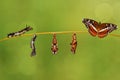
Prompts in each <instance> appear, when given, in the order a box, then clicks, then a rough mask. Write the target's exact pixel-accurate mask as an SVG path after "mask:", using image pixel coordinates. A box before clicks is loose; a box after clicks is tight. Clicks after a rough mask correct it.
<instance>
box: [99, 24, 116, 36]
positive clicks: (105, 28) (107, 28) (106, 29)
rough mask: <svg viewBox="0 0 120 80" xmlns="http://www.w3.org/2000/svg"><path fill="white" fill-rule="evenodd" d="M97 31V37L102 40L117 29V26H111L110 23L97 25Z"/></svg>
mask: <svg viewBox="0 0 120 80" xmlns="http://www.w3.org/2000/svg"><path fill="white" fill-rule="evenodd" d="M99 29H100V30H99V31H98V37H99V38H103V37H106V36H107V35H108V33H111V32H112V31H113V30H116V29H117V25H115V24H111V23H102V24H101V25H99Z"/></svg>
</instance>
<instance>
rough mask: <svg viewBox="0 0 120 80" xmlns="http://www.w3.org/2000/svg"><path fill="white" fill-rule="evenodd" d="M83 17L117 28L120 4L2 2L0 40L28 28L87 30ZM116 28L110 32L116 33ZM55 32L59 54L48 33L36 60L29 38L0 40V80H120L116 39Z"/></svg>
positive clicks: (95, 0) (98, 0)
mask: <svg viewBox="0 0 120 80" xmlns="http://www.w3.org/2000/svg"><path fill="white" fill-rule="evenodd" d="M83 18H91V19H94V20H97V21H101V22H110V23H115V24H117V25H118V26H119V25H120V0H0V38H3V37H6V36H7V34H8V33H10V32H15V31H18V30H20V29H23V28H24V27H25V25H26V24H27V25H30V26H32V27H33V28H34V30H33V31H31V32H28V33H35V32H46V31H69V30H70V31H72V30H82V31H87V29H86V27H85V26H84V24H83V23H82V19H83ZM119 31H120V30H119V28H118V30H116V31H113V32H112V33H115V34H120V32H119ZM71 35H72V34H58V35H57V39H58V47H59V51H58V54H57V55H52V52H51V50H50V48H51V41H52V35H39V36H38V38H37V40H36V48H37V56H35V57H30V53H31V48H30V40H31V37H32V36H29V37H19V38H14V39H10V40H7V41H3V42H0V80H120V52H119V50H120V38H119V37H114V36H110V35H109V36H107V37H105V38H103V39H100V38H98V37H92V36H90V35H89V34H88V33H81V34H77V40H78V46H77V50H76V54H75V55H74V54H72V53H71V52H70V42H71V38H72V37H71Z"/></svg>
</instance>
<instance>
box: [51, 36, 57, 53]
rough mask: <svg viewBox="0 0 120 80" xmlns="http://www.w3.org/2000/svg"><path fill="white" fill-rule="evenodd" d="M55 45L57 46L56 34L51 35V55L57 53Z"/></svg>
mask: <svg viewBox="0 0 120 80" xmlns="http://www.w3.org/2000/svg"><path fill="white" fill-rule="evenodd" d="M57 45H58V43H57V39H56V34H53V40H52V47H51V50H52V52H53V54H56V53H57V51H58V46H57Z"/></svg>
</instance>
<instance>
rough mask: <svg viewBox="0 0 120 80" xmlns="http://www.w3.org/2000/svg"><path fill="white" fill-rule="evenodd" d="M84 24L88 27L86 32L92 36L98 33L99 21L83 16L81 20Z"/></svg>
mask: <svg viewBox="0 0 120 80" xmlns="http://www.w3.org/2000/svg"><path fill="white" fill-rule="evenodd" d="M82 22H83V23H84V24H85V26H86V27H87V28H88V32H89V33H90V34H91V35H92V36H96V35H97V33H98V30H97V27H98V25H99V23H98V22H97V21H95V20H92V19H87V18H84V19H83V21H82Z"/></svg>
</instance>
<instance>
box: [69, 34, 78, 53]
mask: <svg viewBox="0 0 120 80" xmlns="http://www.w3.org/2000/svg"><path fill="white" fill-rule="evenodd" d="M70 45H71V52H73V53H74V54H75V51H76V48H77V37H76V33H74V34H73V35H72V42H71V43H70Z"/></svg>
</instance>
